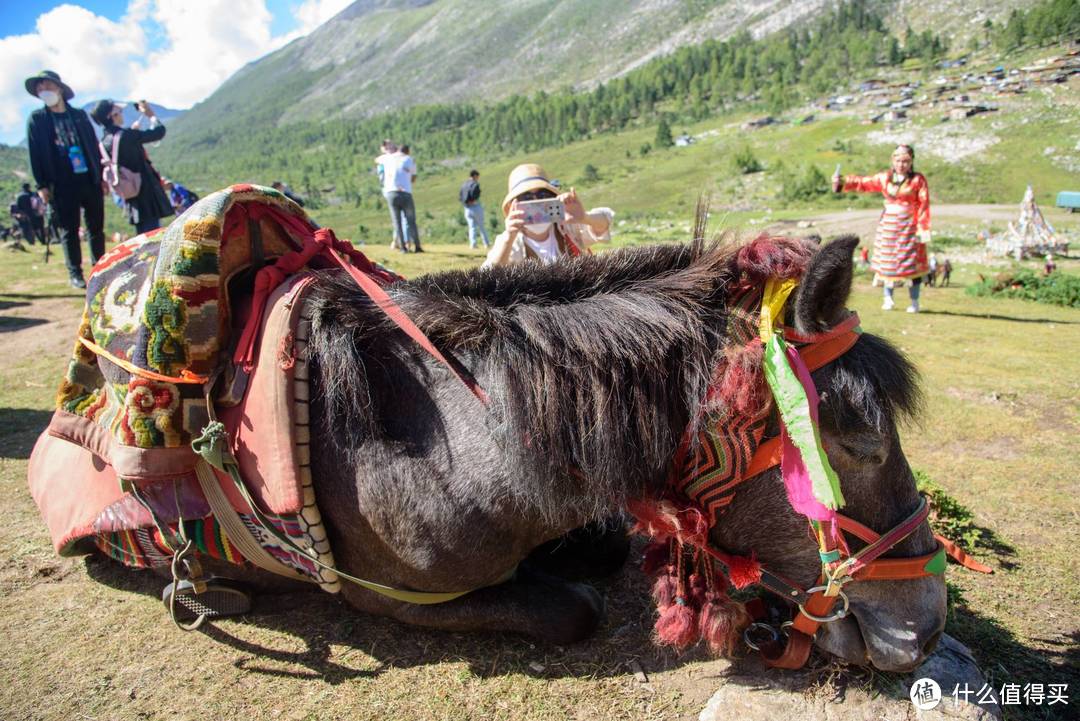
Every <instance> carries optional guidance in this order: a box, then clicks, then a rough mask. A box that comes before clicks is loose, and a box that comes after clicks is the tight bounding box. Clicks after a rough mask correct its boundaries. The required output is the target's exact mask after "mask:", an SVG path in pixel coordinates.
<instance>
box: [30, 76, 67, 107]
mask: <svg viewBox="0 0 1080 721" xmlns="http://www.w3.org/2000/svg"><path fill="white" fill-rule="evenodd" d="M38 80H52V81H53V82H54V83H56V84H57V85H59V86H60V94H61V95H63V96H64V100H71V99H72V98H73V97H75V91H74V90H72V89H71V87H70V86H69V85H68V84H67V83H65V82H64V81H63V80H61V79H60V76H59V75H57V74H56V73H55V72H53V71H52V70H42V71H41V72H39V73H38V74H37V75H31V76H30V77H28V78H27V79H26V83H25V85H26V92H28V93H30V94H31V95H33V96H34V97H35V98H36V97H37V93H35V92H34V86H35V85H36V84H37V81H38Z"/></svg>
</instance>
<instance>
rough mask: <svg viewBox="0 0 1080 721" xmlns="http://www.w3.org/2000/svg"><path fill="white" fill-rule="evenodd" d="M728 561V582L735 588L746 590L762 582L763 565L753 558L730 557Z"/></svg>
mask: <svg viewBox="0 0 1080 721" xmlns="http://www.w3.org/2000/svg"><path fill="white" fill-rule="evenodd" d="M728 561H729V562H728V563H727V567H728V580H729V581H731V585H732V586H734V587H735V588H746V587H747V586H753V585H754V584H755V583H758V582H759V581H761V564H760V563H758V560H757V559H756V558H754V557H753V556H750V557H749V558H747V557H746V556H730V557H729V558H728Z"/></svg>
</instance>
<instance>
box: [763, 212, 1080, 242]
mask: <svg viewBox="0 0 1080 721" xmlns="http://www.w3.org/2000/svg"><path fill="white" fill-rule="evenodd" d="M1042 212H1043V214H1044V215H1045V216H1046V217H1047V219H1048V220H1049V221H1050V222H1051V224H1052V225H1054V226H1055V228H1057V229H1058V230H1071V231H1073V232H1076V231H1077V229H1078V228H1080V216H1077V215H1075V214H1069V213H1066V212H1064V211H1060V210H1057V209H1054V208H1049V209H1048V208H1042ZM1019 214H1020V210H1019V204H1017V205H989V204H987V205H978V204H974V203H970V204H947V205H946V204H942V205H931V219H932V225H933V227H934V229H935V230H936V232H938V233H949V232H950V231H951V232H956V233H963V234H968V233H970V234H971V235H972V236H974V234H975V232H977V230H978V229H981V228H985V227H986V226H987V225H990V224H993V225H995V226H1004V225H1005V224H1006V223H1008V222H1013V221H1015V220H1016V219H1017V217H1018V216H1019ZM880 216H881V209H880V208H860V209H854V210H839V211H835V212H832V213H822V214H820V215H810V214H807V216H806V217H805V218H802V219H792V220H782V221H777V222H775V223H770V224H769V226H768V227H769V228H770V229H779V230H784V231H789V232H790V231H793V230H796V229H798V232H799V234H806V233H810V232H814V233H819V234H821V235H822V236H823V237H826V238H827V237H829V236H831V235H838V234H840V233H856V234H858V235H859V237H861V238H862V239H863V240H864V241H871V240H873V238H874V233H875V231H876V230H877V222H878V218H879V217H880ZM800 222H802V223H810V224H811V225H810V226H808V227H807V226H803V227H807V229H806V230H802V229H800V226H799V223H800Z"/></svg>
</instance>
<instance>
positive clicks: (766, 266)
mask: <svg viewBox="0 0 1080 721" xmlns="http://www.w3.org/2000/svg"><path fill="white" fill-rule="evenodd" d="M814 250H815V247H814V246H813V245H811V244H810V243H807V242H806V241H803V240H799V239H797V238H783V237H780V236H772V237H770V236H768V235H765V234H762V235H759V236H758V237H756V238H754V239H753V240H752V241H750V242H749V243H747V244H746V245H744V246H743V247H742V248H740V249H739V251H738V253H736V255H735V267H736V268H738V269H739V270H740V271H742V272H743V273H745V274H746V276H747V277H748V279H749V280H751V281H761V282H763V281H765V280H766V279H767V278H771V277H775V278H780V279H784V278H796V277H798V276H801V275H802V274H803V273H804V272H805V271H806V266H807V265H808V264H809V262H810V257H811V256H812V255H813V254H814Z"/></svg>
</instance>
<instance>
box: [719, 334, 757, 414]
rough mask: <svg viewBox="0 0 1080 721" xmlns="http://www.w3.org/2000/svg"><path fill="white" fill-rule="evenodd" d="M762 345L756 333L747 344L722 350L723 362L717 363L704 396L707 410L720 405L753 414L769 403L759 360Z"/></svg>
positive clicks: (737, 412)
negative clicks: (714, 375) (715, 370)
mask: <svg viewBox="0 0 1080 721" xmlns="http://www.w3.org/2000/svg"><path fill="white" fill-rule="evenodd" d="M764 350H765V347H764V345H763V344H762V343H761V339H760V338H758V337H756V336H755V337H754V338H752V339H751V340H750V341H749V342H748V343H747V344H746V345H743V346H739V347H731V348H728V349H727V350H725V351H724V356H725V358H724V362H723V363H721V364H720V365H719V366H718V367H717V372H716V377H715V378H714V379H713V383H712V385H711V387H710V391H709V394H708V397H707V398H706V401H705V403H706V411H707V412H710V413H713V412H716V411H718V410H721V409H723V410H724V411H725V412H727V413H728V414H734V415H749V416H756V415H758V414H759V413H761V412H763V410H764V408H765V406H766V405H767V403H768V398H767V396H766V394H765V388H766V386H765V378H764V375H763V372H762V369H761V360H762V357H763V354H764Z"/></svg>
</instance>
